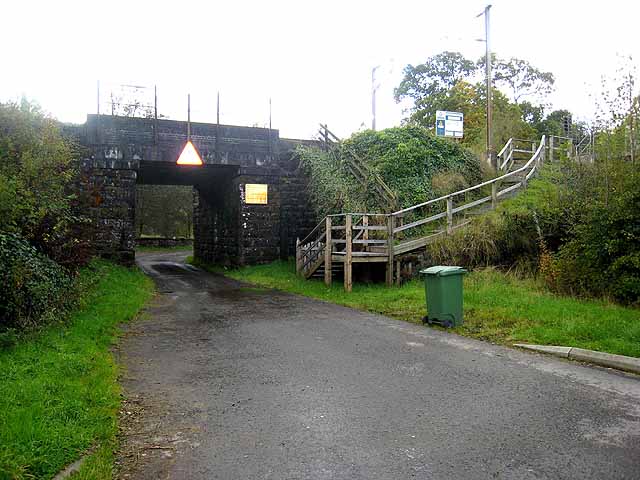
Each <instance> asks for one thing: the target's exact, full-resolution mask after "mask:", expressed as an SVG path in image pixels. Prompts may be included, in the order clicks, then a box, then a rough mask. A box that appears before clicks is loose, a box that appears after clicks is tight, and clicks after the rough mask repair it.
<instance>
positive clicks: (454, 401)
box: [119, 253, 640, 480]
mask: <svg viewBox="0 0 640 480" xmlns="http://www.w3.org/2000/svg"><path fill="white" fill-rule="evenodd" d="M185 256H186V253H171V254H139V255H138V263H139V265H140V266H141V267H142V268H143V269H144V270H145V271H146V272H148V274H149V275H151V276H152V277H153V278H154V280H155V281H156V283H157V285H158V290H159V292H160V294H159V295H158V297H157V298H156V299H155V301H154V302H153V303H152V304H151V305H150V306H149V307H148V308H147V311H146V314H145V315H144V316H143V318H142V319H140V320H139V321H137V322H135V323H134V324H132V325H131V326H129V327H128V328H127V330H126V333H125V336H124V337H123V340H122V342H121V346H120V349H119V359H120V361H121V363H122V364H123V367H124V374H123V385H124V390H125V395H126V397H127V401H126V403H125V408H124V411H123V413H122V424H123V449H122V452H121V453H120V460H119V461H120V463H121V467H120V468H121V471H120V476H121V477H122V478H135V479H148V478H169V479H258V478H259V479H366V480H372V479H405V478H417V479H496V478H498V479H518V480H529V479H565V478H566V479H623V478H624V479H639V478H640V379H639V378H638V377H635V376H632V375H626V374H622V373H617V372H612V371H610V370H605V369H600V368H595V367H588V366H583V365H580V364H577V363H571V362H568V361H563V360H559V359H554V358H549V357H544V356H540V355H536V354H530V353H525V352H520V351H516V350H512V349H507V348H503V347H498V346H493V345H490V344H486V343H483V342H478V341H474V340H470V339H465V338H463V337H459V336H456V335H452V334H447V333H444V332H440V331H435V330H432V329H428V328H425V327H421V326H419V325H412V324H407V323H404V322H399V321H395V320H391V319H388V318H385V317H382V316H379V315H373V314H368V313H363V312H358V311H354V310H351V309H348V308H344V307H340V306H335V305H331V304H327V303H323V302H319V301H315V300H311V299H306V298H303V297H298V296H293V295H289V294H285V293H279V292H274V291H271V290H263V289H259V288H252V287H247V286H242V285H240V284H239V283H237V282H235V281H233V280H230V279H227V278H224V277H222V276H216V275H212V274H209V273H204V272H202V271H199V270H196V269H193V268H192V267H189V266H185V265H184V264H182V260H183V259H184V257H185Z"/></svg>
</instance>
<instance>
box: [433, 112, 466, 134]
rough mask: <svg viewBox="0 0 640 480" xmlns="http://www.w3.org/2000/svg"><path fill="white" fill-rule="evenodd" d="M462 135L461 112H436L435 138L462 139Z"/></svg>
mask: <svg viewBox="0 0 640 480" xmlns="http://www.w3.org/2000/svg"><path fill="white" fill-rule="evenodd" d="M463 134H464V114H463V113H462V112H447V111H443V110H438V111H437V112H436V136H437V137H451V138H462V137H463Z"/></svg>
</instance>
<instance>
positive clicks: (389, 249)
mask: <svg viewBox="0 0 640 480" xmlns="http://www.w3.org/2000/svg"><path fill="white" fill-rule="evenodd" d="M394 221H395V217H394V216H393V215H389V216H388V217H387V278H386V280H387V286H388V287H392V286H393V229H394Z"/></svg>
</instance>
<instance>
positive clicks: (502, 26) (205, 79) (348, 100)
mask: <svg viewBox="0 0 640 480" xmlns="http://www.w3.org/2000/svg"><path fill="white" fill-rule="evenodd" d="M486 3H487V2H485V1H480V0H457V1H454V0H449V1H432V0H420V1H406V0H394V1H388V0H387V1H373V0H369V1H354V0H352V1H347V0H343V1H334V0H325V1H323V2H310V1H305V0H297V1H295V0H294V1H278V0H271V1H266V0H262V1H260V0H255V1H242V0H222V1H221V0H217V1H213V0H210V1H202V2H197V1H188V0H182V1H177V2H176V1H164V0H156V1H140V0H126V1H122V0H109V1H104V0H103V1H99V2H98V1H95V0H81V1H66V0H59V1H55V2H54V1H50V0H47V1H41V2H38V1H34V0H20V1H8V0H7V1H3V2H2V5H0V24H1V28H0V45H2V46H3V48H2V57H3V58H2V72H1V73H0V101H6V100H11V99H16V98H18V97H19V96H20V95H21V94H25V95H27V96H28V97H29V98H32V99H34V100H36V101H38V102H39V103H40V104H41V105H42V106H43V107H44V109H45V110H47V111H49V112H51V113H52V114H53V115H55V116H56V117H57V118H59V119H60V120H62V121H70V122H78V123H82V122H84V119H85V117H86V114H87V113H95V111H96V82H97V80H98V79H99V80H100V81H101V85H102V87H101V89H102V92H103V99H104V97H105V96H106V94H107V91H108V89H109V86H110V85H114V84H120V83H134V84H138V85H148V86H150V87H151V89H150V90H149V92H150V94H151V95H152V91H153V90H152V87H153V85H154V84H155V85H157V87H158V99H159V112H160V113H162V114H165V115H168V116H169V117H170V118H174V119H185V118H186V95H187V93H189V92H190V93H191V98H192V102H191V103H192V120H193V121H215V97H216V92H217V91H218V90H220V98H221V122H222V123H227V124H238V125H254V124H257V125H260V126H266V125H267V124H268V114H269V113H268V112H269V106H268V105H269V103H268V101H269V100H268V99H269V97H271V98H272V102H273V116H272V119H273V127H274V128H278V129H280V135H281V136H282V137H302V138H309V137H311V136H313V135H314V134H315V132H316V131H317V125H318V123H320V122H322V123H324V122H327V123H328V124H329V128H331V129H332V130H334V131H335V133H337V134H338V135H341V136H346V135H348V134H350V133H351V132H353V131H356V130H358V129H360V128H361V126H362V124H365V125H367V126H370V124H371V68H372V67H373V66H375V65H382V68H381V69H380V70H379V73H378V78H379V80H380V83H381V85H380V89H379V90H378V95H377V98H378V107H377V110H378V115H377V117H378V118H377V124H378V127H379V128H384V127H388V126H392V125H397V124H399V123H400V120H401V118H402V106H399V105H396V104H395V102H394V101H393V89H394V87H396V86H397V85H398V83H399V81H400V79H401V76H402V68H403V67H404V66H405V65H406V64H407V63H413V64H418V63H422V62H424V61H425V60H426V58H427V57H429V56H431V55H434V54H436V53H439V52H441V51H443V50H453V51H460V52H462V53H463V54H464V55H466V56H467V57H468V58H470V59H473V60H476V59H477V58H479V57H480V56H481V55H482V54H483V52H484V44H483V43H480V42H477V41H475V39H477V38H482V37H483V36H484V23H483V19H482V18H475V16H476V15H477V14H478V13H480V12H481V11H482V10H483V9H484V6H485V5H486ZM492 3H493V8H492V10H491V13H492V16H491V22H492V28H491V36H492V46H493V50H494V52H495V53H496V54H497V55H498V56H500V57H510V56H516V57H519V58H523V59H526V60H529V61H530V62H531V63H533V64H534V65H536V66H537V67H539V68H541V69H543V70H550V71H552V72H554V74H555V75H556V93H555V94H554V95H553V97H552V101H553V106H554V108H567V109H569V110H571V111H573V112H574V113H575V114H576V116H577V117H578V118H582V119H585V118H588V117H590V116H591V115H592V112H593V107H592V105H591V101H590V99H589V94H590V93H594V92H597V91H598V88H597V86H598V84H599V78H600V76H601V75H602V74H605V73H610V74H612V73H613V70H614V69H615V67H616V65H617V64H618V59H617V58H616V54H617V53H620V54H626V55H628V54H632V55H633V56H634V60H635V61H636V63H637V61H638V60H640V41H639V40H638V32H637V28H638V26H637V22H638V18H639V16H640V15H639V14H640V2H636V1H630V0H610V1H608V2H606V3H602V2H598V3H596V2H595V1H593V0H586V1H585V0H583V1H580V0H576V1H567V0H537V1H531V0H527V1H524V0H495V1H493V2H492ZM105 100H106V99H105ZM101 108H102V109H103V111H104V110H106V109H107V108H106V104H103V106H102V107H101Z"/></svg>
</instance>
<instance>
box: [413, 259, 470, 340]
mask: <svg viewBox="0 0 640 480" xmlns="http://www.w3.org/2000/svg"><path fill="white" fill-rule="evenodd" d="M420 273H421V274H422V275H424V287H425V292H426V297H427V313H428V315H427V316H426V317H424V318H423V320H424V321H425V322H426V323H429V324H431V323H437V324H440V325H442V326H444V327H448V328H449V327H457V326H458V325H462V277H463V275H464V274H465V273H467V271H466V270H465V269H464V268H462V267H451V266H443V265H438V266H436V267H429V268H425V269H424V270H420Z"/></svg>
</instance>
